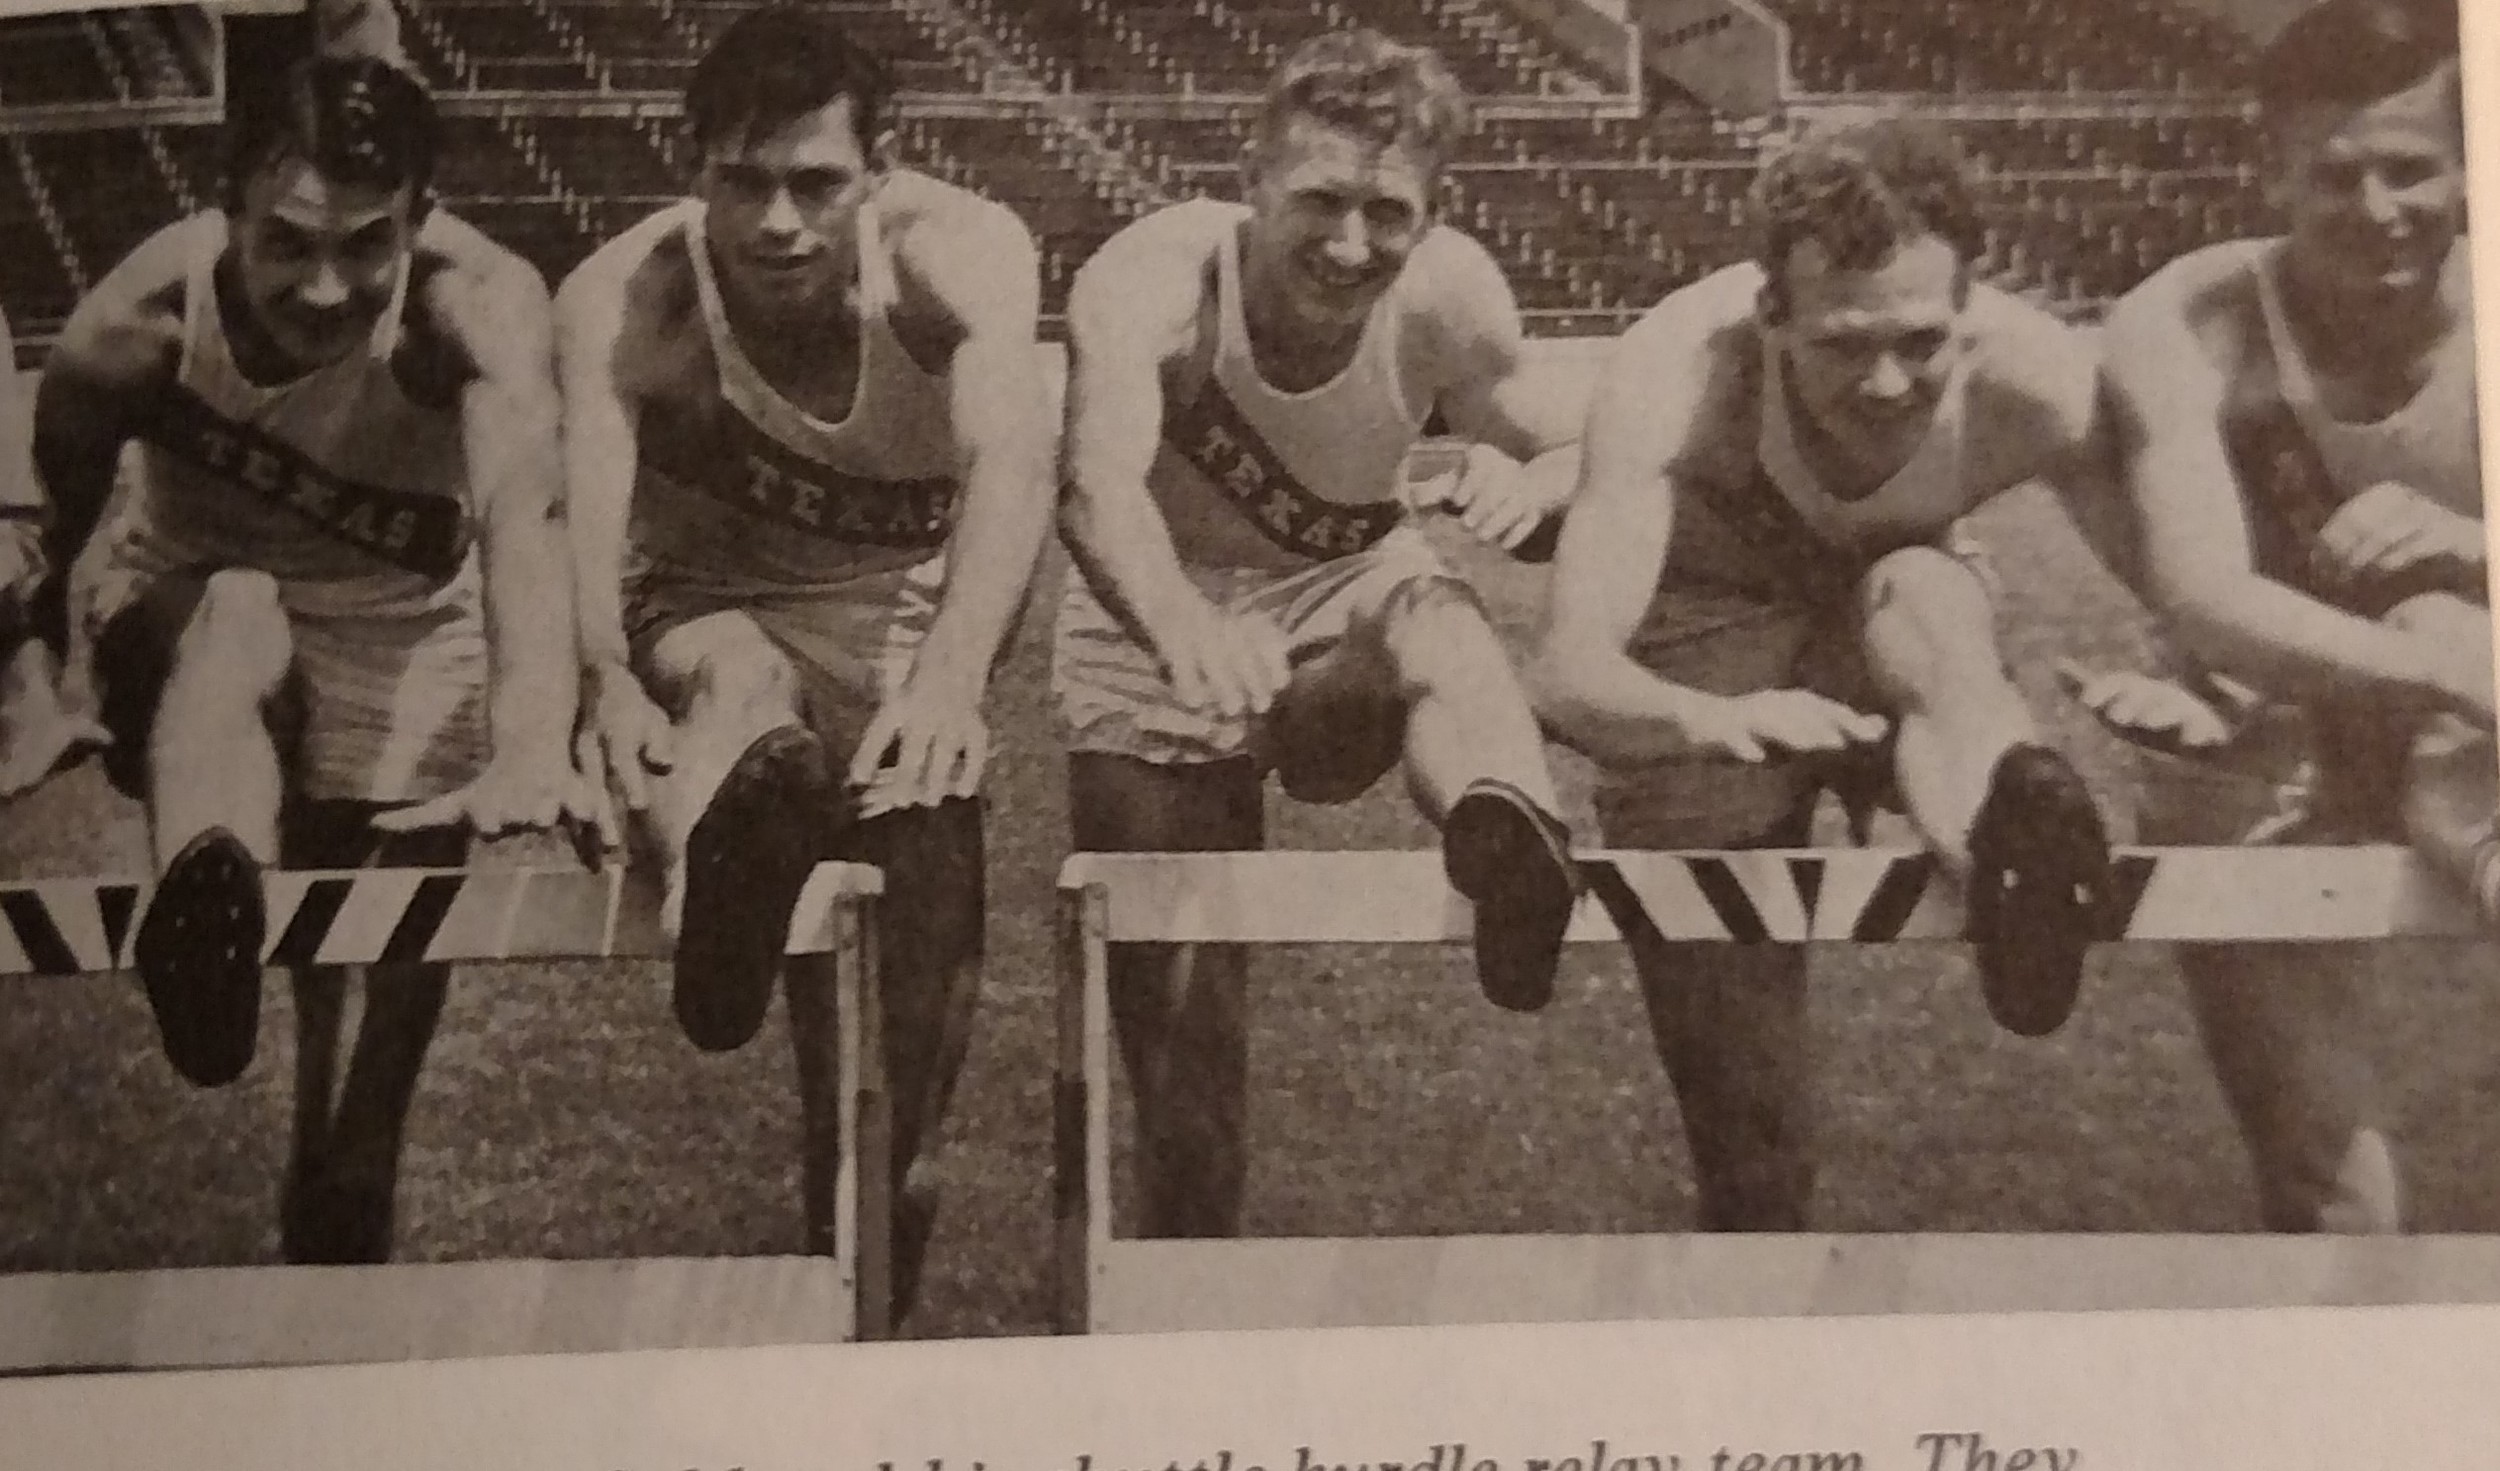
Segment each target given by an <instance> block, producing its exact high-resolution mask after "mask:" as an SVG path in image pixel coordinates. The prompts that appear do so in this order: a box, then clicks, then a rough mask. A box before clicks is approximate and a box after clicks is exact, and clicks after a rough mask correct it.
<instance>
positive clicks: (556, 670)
mask: <svg viewBox="0 0 2500 1471" xmlns="http://www.w3.org/2000/svg"><path fill="white" fill-rule="evenodd" d="M560 412H561V411H560V408H559V405H558V400H557V398H556V395H555V387H554V384H553V382H552V381H544V382H542V381H539V380H537V379H535V378H532V379H531V380H530V381H528V382H526V383H517V384H510V383H495V382H485V383H480V384H476V385H473V386H472V387H471V389H470V390H469V399H468V403H467V405H466V415H465V417H466V420H467V432H466V434H465V436H464V437H465V440H466V443H467V448H468V454H469V465H470V473H471V476H472V483H473V484H474V485H475V486H476V488H477V491H478V495H479V500H480V502H481V506H482V515H481V517H480V521H481V525H482V541H483V543H484V544H483V546H482V547H481V549H480V550H481V559H482V561H483V563H484V571H485V581H486V613H487V629H486V635H487V641H488V645H489V650H490V654H491V657H492V659H493V669H494V688H493V693H492V696H491V701H490V704H489V707H488V719H489V722H490V730H491V732H492V735H493V738H494V749H495V753H496V755H497V756H498V757H501V756H504V755H508V754H513V753H528V754H533V755H543V754H545V753H546V752H547V751H549V750H551V749H552V750H554V751H558V752H561V751H563V750H564V749H565V747H566V745H567V743H568V742H569V741H570V740H571V738H572V734H573V713H574V708H575V704H576V700H577V697H578V695H579V692H580V678H579V676H578V674H577V672H576V671H577V665H576V662H575V651H574V645H575V637H574V619H573V617H572V616H571V615H572V613H573V607H574V604H573V588H572V582H573V579H572V576H571V568H570V567H569V565H568V559H567V557H566V555H565V531H564V522H565V516H564V508H565V500H564V493H563V457H562V454H561V452H560V451H559V449H558V447H557V446H558V439H557V429H556V425H557V420H558V415H559V413H560Z"/></svg>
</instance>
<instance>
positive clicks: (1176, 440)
mask: <svg viewBox="0 0 2500 1471" xmlns="http://www.w3.org/2000/svg"><path fill="white" fill-rule="evenodd" d="M1180 211H1190V212H1193V215H1198V216H1203V220H1202V221H1201V220H1200V219H1196V218H1192V217H1189V216H1184V217H1182V218H1183V220H1184V221H1185V222H1186V223H1191V224H1196V223H1201V222H1203V223H1204V224H1205V226H1206V227H1207V230H1208V233H1209V234H1210V235H1212V236H1214V237H1215V241H1216V243H1215V244H1214V246H1213V250H1214V252H1215V254H1214V272H1213V274H1214V278H1215V281H1214V289H1215V293H1216V312H1215V319H1216V327H1215V331H1216V339H1215V347H1214V352H1213V354H1212V361H1211V366H1210V370H1209V372H1208V376H1207V381H1206V383H1205V384H1204V386H1202V387H1201V388H1200V389H1199V390H1198V392H1197V394H1196V396H1195V397H1194V398H1193V399H1191V400H1190V401H1188V402H1176V401H1169V400H1167V402H1166V404H1165V406H1164V415H1163V434H1162V442H1161V443H1160V444H1159V445H1158V447H1157V449H1156V452H1155V458H1154V462H1153V465H1152V467H1151V468H1150V469H1149V470H1148V472H1147V488H1148V489H1149V490H1150V491H1151V492H1152V494H1153V496H1154V500H1155V506H1156V509H1157V510H1158V511H1159V512H1160V513H1161V514H1162V516H1163V520H1164V524H1165V525H1166V526H1167V527H1169V528H1170V532H1171V536H1172V542H1173V546H1174V549H1175V550H1176V551H1177V552H1178V553H1179V555H1180V561H1181V564H1182V567H1183V569H1184V571H1186V573H1187V574H1188V576H1189V578H1190V580H1191V581H1192V582H1193V583H1195V584H1196V586H1197V588H1198V590H1199V591H1200V592H1201V593H1202V594H1204V595H1205V596H1206V597H1207V598H1208V599H1209V600H1210V601H1211V602H1213V603H1214V604H1215V605H1216V606H1217V607H1219V608H1222V609H1225V610H1227V611H1229V612H1234V613H1243V612H1258V613H1263V614H1266V615H1267V616H1269V617H1270V618H1272V619H1273V620H1274V621H1275V622H1276V623H1277V624H1278V625H1279V626H1280V627H1282V628H1283V629H1284V631H1285V634H1286V636H1287V638H1288V640H1289V645H1290V656H1291V657H1292V658H1293V659H1294V660H1295V661H1296V662H1300V661H1301V660H1303V659H1305V658H1307V657H1310V656H1312V655H1316V654H1319V653H1322V652H1324V651H1325V650H1327V649H1328V648H1330V647H1332V646H1334V645H1335V644H1336V643H1337V642H1338V641H1340V640H1342V639H1343V638H1345V637H1346V635H1347V634H1348V632H1349V631H1350V630H1352V629H1354V628H1355V627H1357V626H1359V625H1363V624H1367V623H1372V622H1374V621H1376V620H1380V619H1383V618H1388V617H1394V616H1396V615H1397V613H1398V611H1399V610H1400V609H1401V608H1402V607H1403V606H1405V605H1406V604H1407V603H1408V602H1409V601H1410V600H1411V599H1412V598H1413V597H1414V596H1415V595H1416V594H1417V593H1418V592H1419V591H1421V590H1423V589H1425V588H1430V587H1453V588H1456V587H1463V584H1461V583H1459V582H1458V580H1457V579H1456V578H1455V577H1454V575H1453V574H1451V573H1450V572H1449V571H1448V570H1447V568H1446V567H1445V566H1444V565H1443V564H1442V562H1441V560H1440V557H1439V555H1438V554H1437V553H1435V552H1434V551H1433V550H1432V548H1431V546H1430V544H1429V543H1428V542H1427V541H1426V540H1425V539H1424V536H1423V534H1422V532H1420V531H1419V530H1417V529H1416V528H1415V527H1413V526H1412V525H1409V524H1407V517H1406V510H1405V504H1404V502H1403V501H1402V500H1401V499H1400V497H1399V494H1398V488H1399V478H1400V471H1401V468H1402V467H1403V465H1404V464H1405V461H1406V456H1407V454H1408V452H1409V451H1410V450H1412V449H1413V448H1414V447H1415V445H1416V443H1417V442H1418V441H1419V440H1420V439H1421V438H1422V435H1423V424H1424V420H1425V418H1426V415H1427V413H1428V412H1429V408H1430V406H1429V405H1428V404H1417V403H1414V402H1411V401H1410V399H1411V397H1412V394H1411V391H1410V389H1409V386H1408V383H1407V379H1406V374H1405V370H1404V365H1403V364H1402V362H1401V360H1400V359H1401V354H1400V339H1401V337H1402V335H1403V334H1404V332H1405V330H1406V328H1407V326H1408V322H1409V318H1410V316H1411V312H1412V310H1413V309H1412V307H1411V306H1410V305H1409V303H1410V302H1411V301H1412V300H1413V298H1414V295H1415V290H1414V288H1415V279H1416V275H1415V273H1416V272H1417V271H1418V270H1419V269H1422V268H1423V267H1422V266H1421V265H1420V264H1419V258H1420V257H1421V255H1422V252H1420V251H1419V252H1418V257H1417V258H1410V259H1409V262H1408V264H1407V268H1406V271H1405V272H1404V273H1403V274H1401V276H1400V277H1399V279H1398V280H1397V281H1396V282H1394V283H1392V284H1391V286H1390V288H1389V290H1388V291H1387V292H1386V293H1385V294H1384V295H1383V296H1382V298H1381V299H1380V301H1379V302H1378V303H1376V304H1375V305H1374V306H1373V308H1372V314H1371V317H1370V319H1369V320H1368V321H1367V322H1366V323H1365V324H1364V327H1363V333H1362V336H1361V338H1360V339H1359V341H1358V342H1357V344H1356V346H1355V349H1354V352H1353V354H1352V356H1351V357H1350V358H1348V360H1347V362H1346V365H1345V366H1344V368H1343V369H1341V370H1340V371H1339V372H1338V373H1337V375H1336V376H1335V377H1333V378H1331V379H1330V380H1329V381H1328V382H1326V383H1323V384H1321V385H1319V386H1318V387H1315V388H1311V389H1308V390H1305V391H1301V392H1286V391H1284V390H1282V389H1279V388H1276V387H1274V386H1273V385H1271V384H1269V383H1268V382H1267V381H1266V380H1265V379H1264V378H1263V377H1262V376H1261V375H1260V373H1259V369H1258V365H1257V363H1256V361H1255V359H1254V358H1253V356H1252V352H1251V346H1250V334H1249V328H1248V326H1247V324H1246V321H1245V319H1244V317H1243V312H1242V301H1241V275H1242V263H1241V245H1240V241H1241V231H1240V228H1239V226H1240V222H1242V221H1244V220H1246V219H1247V218H1248V217H1249V211H1248V209H1247V208H1246V207H1244V206H1241V205H1236V204H1226V203H1219V202H1215V201H1199V202H1195V203H1190V204H1183V205H1177V206H1174V210H1173V213H1175V214H1177V213H1178V212H1180ZM1057 640H1058V641H1057V656H1056V661H1055V666H1056V667H1055V683H1056V684H1057V687H1058V693H1059V699H1060V707H1061V712H1062V715H1063V716H1064V718H1065V719H1066V721H1067V723H1068V725H1069V727H1070V729H1071V732H1072V740H1071V744H1072V748H1073V749H1075V750H1077V751H1080V752H1102V753H1109V754H1116V755H1126V756H1135V757H1140V758H1143V759H1146V760H1151V761H1159V762H1167V763H1189V762H1204V761H1216V760H1222V759H1224V758H1227V757H1230V756H1235V755H1239V754H1242V753H1243V752H1244V751H1245V750H1246V749H1247V748H1248V747H1249V746H1250V744H1251V739H1252V726H1253V722H1252V721H1251V720H1249V719H1246V718H1245V719H1228V718H1226V717H1224V716H1221V715H1218V714H1216V713H1214V712H1211V711H1202V710H1198V709H1194V708H1192V707H1190V706H1188V705H1185V704H1183V703H1182V702H1181V701H1180V700H1179V698H1178V697H1177V696H1176V695H1175V694H1174V692H1173V690H1172V687H1171V684H1170V682H1169V681H1168V680H1167V679H1166V678H1165V677H1164V674H1163V671H1162V668H1161V666H1160V665H1159V664H1158V662H1157V661H1156V659H1155V656H1154V654H1153V652H1152V651H1151V649H1150V648H1149V647H1148V646H1147V645H1146V643H1145V642H1144V641H1143V639H1142V638H1140V637H1139V636H1138V635H1137V634H1136V633H1135V632H1134V631H1132V629H1131V628H1130V626H1129V625H1128V624H1127V623H1126V622H1124V621H1123V620H1122V619H1121V618H1119V617H1118V616H1117V615H1115V614H1114V613H1113V612H1112V611H1111V610H1110V609H1109V608H1107V607H1106V606H1105V605H1104V603H1103V602H1102V600H1101V598H1100V596H1099V595H1098V594H1097V593H1096V592H1095V590H1094V589H1093V588H1092V587H1091V586H1090V585H1089V584H1088V582H1087V581H1086V579H1085V578H1083V577H1082V576H1076V577H1071V578H1069V579H1068V584H1067V590H1066V592H1065V594H1064V596H1063V599H1062V602H1061V605H1060V613H1059V626H1058V630H1057Z"/></svg>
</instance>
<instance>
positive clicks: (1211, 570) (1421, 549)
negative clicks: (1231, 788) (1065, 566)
mask: <svg viewBox="0 0 2500 1471" xmlns="http://www.w3.org/2000/svg"><path fill="white" fill-rule="evenodd" d="M1186 570H1187V572H1188V574H1189V579H1190V581H1191V582H1192V583H1194V584H1196V586H1197V588H1198V591H1199V592H1200V593H1202V594H1204V595H1205V596H1206V597H1207V599H1208V600H1209V601H1211V602H1213V603H1214V604H1215V605H1216V606H1217V607H1218V608H1221V609H1223V610H1224V611H1226V612H1228V613H1236V614H1238V613H1263V614H1265V615H1267V616H1268V617H1269V618H1271V619H1273V620H1275V622H1276V624H1277V625H1278V626H1279V627H1280V628H1282V629H1283V630H1284V633H1285V637H1286V640H1287V645H1288V657H1289V658H1290V659H1291V660H1292V661H1293V662H1294V663H1297V664H1299V663H1302V662H1304V661H1306V660H1308V659H1311V658H1314V657H1317V656H1319V655H1321V654H1325V653H1327V652H1328V651H1329V650H1330V649H1332V648H1334V647H1336V646H1337V645H1338V644H1339V643H1340V642H1342V641H1343V640H1344V639H1345V638H1346V636H1347V634H1348V633H1349V632H1351V631H1352V630H1354V629H1356V628H1358V627H1362V626H1365V625H1370V624H1383V625H1385V624H1386V623H1387V622H1389V621H1390V620H1394V619H1395V618H1397V617H1398V616H1400V614H1401V613H1402V612H1403V611H1404V610H1405V609H1406V608H1408V607H1411V606H1413V604H1414V603H1415V601H1416V599H1417V598H1418V597H1419V596H1422V595H1425V594H1440V593H1454V594H1456V595H1457V596H1459V597H1462V598H1466V599H1468V600H1469V601H1470V602H1471V603H1472V602H1473V600H1474V596H1475V595H1474V593H1473V592H1472V591H1471V590H1470V589H1469V588H1468V586H1467V584H1466V583H1465V581H1463V580H1462V579H1461V578H1459V576H1458V575H1457V574H1456V573H1453V572H1451V571H1450V570H1449V568H1448V567H1446V566H1445V565H1443V563H1442V561H1441V558H1440V555H1439V554H1438V553H1436V552H1435V551H1433V549H1432V546H1431V543H1429V542H1428V541H1426V540H1425V539H1424V535H1423V533H1422V532H1420V531H1417V530H1416V529H1415V528H1413V527H1411V526H1401V527H1398V528H1397V529H1395V530H1393V531H1391V532H1390V533H1389V534H1388V535H1387V536H1384V537H1382V538H1381V539H1380V540H1379V541H1377V542H1375V543H1373V544H1372V545H1371V546H1370V547H1368V548H1366V549H1365V550H1363V551H1360V552H1355V553H1353V554H1351V555H1348V556H1343V557H1338V558H1335V559H1333V560H1330V561H1326V562H1321V563H1319V564H1317V565H1315V566H1311V567H1304V568H1301V569H1299V570H1297V571H1292V572H1275V571H1269V570H1264V569H1252V568H1245V567H1200V566H1191V567H1188V568H1186ZM1051 678H1052V684H1053V687H1054V688H1055V689H1056V691H1057V693H1058V697H1059V711H1060V716H1061V718H1062V720H1064V721H1065V722H1066V724H1067V727H1068V741H1069V749H1070V750H1072V751H1075V752H1079V753H1083V754H1089V755H1114V756H1130V757H1135V758H1137V759H1140V760H1145V761H1152V762H1156V763H1158V764H1163V765H1187V764H1196V763H1202V762H1210V761H1222V760H1227V759H1230V758H1232V757H1236V756H1243V755H1249V754H1252V753H1253V752H1254V751H1255V750H1256V749H1257V748H1258V741H1257V722H1256V719H1255V718H1254V717H1240V718H1231V717H1227V716H1224V715H1221V714H1218V713H1216V712H1214V711H1209V710H1200V709H1196V708H1194V707H1192V706H1189V705H1185V704H1183V703H1182V702H1181V700H1180V697H1179V696H1178V695H1177V694H1176V693H1174V691H1173V688H1172V682H1171V680H1170V679H1168V678H1167V677H1166V676H1165V675H1164V672H1163V666H1162V664H1161V662H1160V661H1159V660H1157V659H1156V657H1155V655H1154V653H1153V651H1152V650H1151V649H1150V648H1149V647H1148V646H1147V644H1146V642H1145V640H1144V639H1143V638H1142V637H1141V636H1140V635H1139V634H1138V633H1136V632H1135V631H1134V629H1133V628H1132V627H1131V626H1130V624H1129V623H1128V622H1126V621H1125V620H1124V619H1122V618H1121V617H1120V616H1118V615H1117V614H1115V613H1113V612H1112V611H1111V609H1110V608H1108V607H1107V606H1105V605H1104V603H1103V602H1102V600H1101V598H1100V597H1099V596H1098V595H1097V594H1096V593H1095V591H1094V589H1093V588H1092V586H1091V585H1090V584H1089V583H1088V582H1087V581H1086V579H1085V578H1084V576H1082V575H1081V574H1079V575H1072V576H1070V577H1069V578H1068V582H1067V589H1066V591H1065V593H1064V594H1063V595H1062V597H1061V599H1060V604H1059V625H1058V630H1057V640H1056V648H1055V650H1054V655H1053V661H1052V674H1051Z"/></svg>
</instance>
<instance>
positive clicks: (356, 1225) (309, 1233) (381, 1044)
mask: <svg viewBox="0 0 2500 1471" xmlns="http://www.w3.org/2000/svg"><path fill="white" fill-rule="evenodd" d="M378 810H380V809H378V808H376V807H373V806H371V805H368V804H365V803H360V802H305V803H300V804H295V805H293V806H291V807H290V809H289V811H288V813H287V823H286V830H285V832H284V834H283V836H282V843H281V849H280V851H281V853H282V854H283V855H284V857H285V860H286V862H287V864H288V866H290V867H294V868H355V867H362V866H373V867H386V868H458V867H460V866H462V865H463V864H464V863H465V862H466V861H467V859H468V835H467V833H466V832H464V831H461V830H458V829H433V830H428V831H423V832H413V833H398V834H391V835H388V836H380V837H379V840H378V841H377V836H378V835H376V834H374V833H373V832H372V830H371V828H370V826H369V825H368V824H369V823H370V820H371V817H372V814H373V813H374V812H376V811H378ZM293 979H294V982H295V1016H296V1022H295V1026H296V1074H295V1089H296V1092H295V1142H294V1147H293V1149H292V1150H291V1151H290V1154H289V1159H288V1166H287V1179H286V1187H285V1189H286V1194H285V1198H284V1200H283V1202H282V1203H281V1206H280V1210H279V1221H280V1240H281V1244H282V1247H283V1250H284V1252H285V1256H286V1259H287V1260H288V1261H290V1262H305V1263H351V1262H381V1261H387V1260H389V1259H390V1254H391V1237H392V1228H393V1222H394V1219H395V1214H396V1204H397V1199H398V1191H399V1161H400V1154H401V1149H402V1146H403V1144H404V1143H405V1140H406V1134H407V1125H408V1109H409V1105H410V1103H411V1102H412V1101H413V1100H414V1099H415V1097H416V1090H417V1079H418V1075H419V1073H420V1071H421V1070H422V1069H423V1067H424V1063H425V1055H426V1051H427V1049H428V1048H429V1047H430V1046H431V1045H432V1044H433V1040H434V1030H435V1026H436V1024H437V1023H438V1022H439V1021H440V1020H441V1017H442V1010H443V1001H444V998H445V996H446V994H447V993H448V991H449V989H450V984H451V967H449V966H447V965H374V966H360V967H354V968H353V969H351V968H348V967H342V966H306V967H302V968H300V969H297V970H296V971H294V972H293ZM351 979H356V980H360V981H361V982H362V986H361V989H362V992H363V999H364V1004H363V1006H362V1008H361V1009H360V1014H359V1016H358V1019H357V1024H356V1041H355V1046H354V1050H353V1051H352V1052H351V1053H350V1054H349V1056H348V1061H347V1077H346V1081H345V1083H344V1084H341V1083H339V1082H338V1052H339V1047H340V1045H341V1043H342V1042H344V1041H345V1027H344V1022H345V1020H346V1010H347V1008H346V1001H347V996H348V989H349V982H350V980H351Z"/></svg>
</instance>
